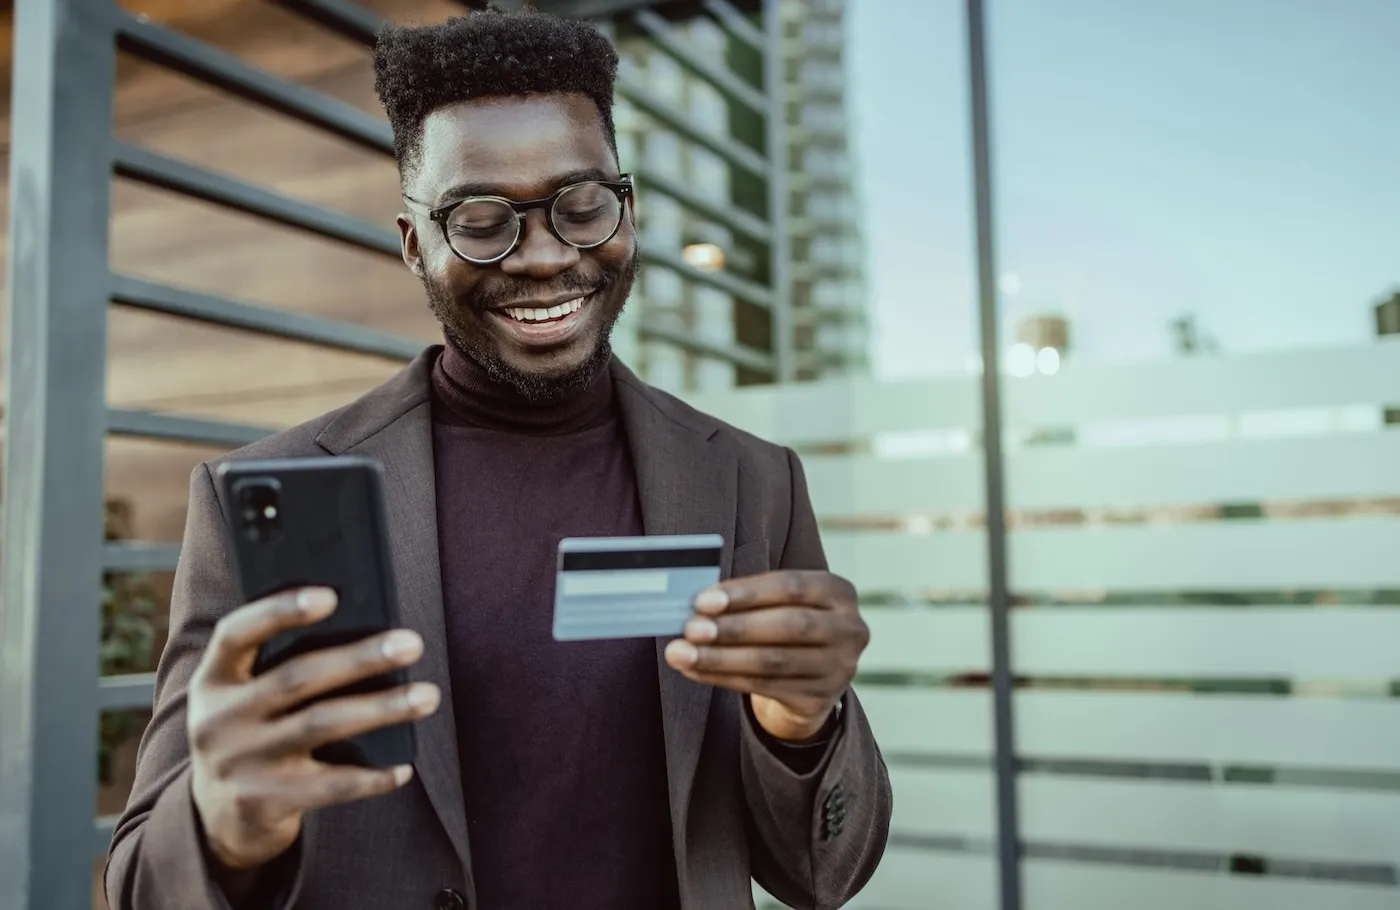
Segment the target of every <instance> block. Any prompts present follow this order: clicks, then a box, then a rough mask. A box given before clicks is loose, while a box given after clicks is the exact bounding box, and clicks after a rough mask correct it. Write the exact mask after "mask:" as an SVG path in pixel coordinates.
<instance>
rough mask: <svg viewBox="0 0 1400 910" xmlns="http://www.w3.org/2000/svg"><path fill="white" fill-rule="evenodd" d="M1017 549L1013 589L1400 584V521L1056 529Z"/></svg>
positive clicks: (1013, 546)
mask: <svg viewBox="0 0 1400 910" xmlns="http://www.w3.org/2000/svg"><path fill="white" fill-rule="evenodd" d="M1009 546H1010V563H1009V565H1010V573H1011V586H1012V588H1013V590H1046V589H1054V588H1089V587H1097V588H1112V589H1118V590H1125V589H1138V590H1144V589H1165V590H1178V591H1180V590H1214V591H1220V590H1240V589H1248V588H1266V589H1275V590H1276V589H1280V588H1285V589H1286V588H1304V589H1306V588H1384V587H1391V586H1396V585H1400V559H1397V558H1396V553H1397V552H1400V518H1389V517H1377V518H1348V519H1321V518H1320V519H1306V520H1304V519H1297V520H1289V521H1276V522H1243V521H1235V522H1202V523H1200V524H1181V525H1146V526H1136V527H1098V528H1086V529H1076V528H1064V529H1059V528H1057V529H1045V530H1034V531H1025V532H1017V533H1015V534H1012V535H1011V536H1010V538H1009Z"/></svg>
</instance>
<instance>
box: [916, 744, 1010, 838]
mask: <svg viewBox="0 0 1400 910" xmlns="http://www.w3.org/2000/svg"><path fill="white" fill-rule="evenodd" d="M890 786H891V788H892V789H893V790H894V817H893V819H892V820H891V822H890V830H891V831H894V832H897V833H899V834H913V835H921V836H925V837H965V838H968V839H972V840H978V841H985V842H990V841H992V840H994V839H995V838H996V830H997V822H996V782H995V778H994V776H993V774H992V769H991V762H990V761H988V766H987V767H986V768H983V769H974V768H921V767H911V766H907V765H899V764H895V765H894V766H892V767H891V768H890Z"/></svg>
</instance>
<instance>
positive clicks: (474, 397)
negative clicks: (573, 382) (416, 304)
mask: <svg viewBox="0 0 1400 910" xmlns="http://www.w3.org/2000/svg"><path fill="white" fill-rule="evenodd" d="M432 384H433V394H434V397H435V398H436V400H437V403H438V404H439V405H440V406H441V407H440V408H439V411H440V413H441V414H442V416H443V417H445V418H447V419H448V420H449V421H451V422H454V423H460V424H464V425H467V426H473V427H477V428H480V429H485V430H498V431H501V432H506V433H528V434H536V435H544V436H550V435H561V434H564V433H574V432H577V431H579V430H586V429H590V428H592V427H595V426H599V425H601V424H604V423H606V422H607V421H608V419H609V418H610V417H611V416H612V405H613V383H612V375H611V372H610V371H609V370H606V369H603V370H599V371H598V375H597V376H595V377H594V378H593V380H592V381H591V382H590V383H589V384H588V385H587V386H586V387H584V388H583V389H580V390H579V391H578V392H576V393H575V394H573V395H570V396H569V397H567V398H563V399H561V400H559V401H551V402H548V403H540V402H534V401H530V400H529V399H527V398H525V397H524V396H523V395H521V394H520V393H519V392H517V391H516V390H515V389H512V388H510V387H509V386H505V385H502V384H501V383H499V382H497V381H495V380H494V379H492V378H491V377H490V376H488V375H487V374H486V370H485V369H483V368H482V366H481V365H480V364H478V363H477V362H476V361H475V360H473V359H472V358H470V357H468V356H467V355H466V354H463V353H462V352H461V351H459V350H457V348H456V346H455V345H452V344H448V345H446V346H445V347H444V348H443V351H442V353H441V354H440V355H439V356H438V359H437V363H435V364H434V365H433V380H432Z"/></svg>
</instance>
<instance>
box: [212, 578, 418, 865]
mask: <svg viewBox="0 0 1400 910" xmlns="http://www.w3.org/2000/svg"><path fill="white" fill-rule="evenodd" d="M335 606H336V600H335V594H334V592H331V591H327V590H325V589H321V588H307V589H301V590H294V591H288V592H286V593H283V594H278V595H276V596H273V597H268V598H266V599H263V600H259V601H254V602H253V603H250V604H247V605H246V606H243V607H240V608H238V609H237V610H234V611H233V612H232V613H230V614H228V615H227V616H225V617H224V618H223V619H222V620H220V621H219V623H218V625H216V626H215V627H214V634H213V637H212V638H211V639H210V641H209V646H208V648H207V650H206V651H205V653H204V656H203V658H202V659H201V660H200V663H199V667H198V668H197V669H196V670H195V673H194V676H193V678H192V679H191V680H190V689H189V705H188V725H187V730H188V734H189V742H190V756H191V762H192V778H191V781H192V788H193V795H194V803H195V807H196V809H197V810H198V813H199V819H200V824H201V825H202V826H203V829H204V834H205V838H206V841H207V842H208V845H209V849H210V850H211V852H212V853H213V854H214V858H215V859H216V860H217V861H218V862H219V863H220V864H221V865H223V866H224V867H225V868H226V869H228V870H231V871H233V870H254V869H257V868H259V867H261V866H263V865H265V864H267V863H268V862H270V861H271V860H273V859H276V858H277V857H278V856H280V855H281V854H282V853H284V852H286V850H287V849H288V848H289V847H291V846H292V844H293V843H295V841H296V838H297V835H298V834H299V833H300V831H301V819H302V814H303V813H304V812H306V811H307V810H310V809H316V808H320V807H322V806H331V805H336V804H339V803H346V802H351V801H354V800H358V799H364V798H366V797H370V796H378V795H380V794H383V793H388V792H390V791H392V790H395V789H397V788H398V787H401V786H402V785H403V784H405V783H407V782H408V780H409V779H410V778H411V777H412V768H411V766H409V765H403V766H400V767H397V768H382V769H380V768H359V767H349V766H337V765H327V764H323V763H321V762H318V761H316V760H314V759H313V758H312V757H311V752H312V750H313V749H316V748H318V747H320V746H323V745H327V744H330V743H333V742H338V741H340V740H343V739H347V738H349V737H352V736H356V735H358V734H360V733H364V732H366V731H369V730H374V729H377V728H379V727H387V726H390V725H392V724H397V723H401V722H403V721H411V720H417V719H419V718H422V717H426V716H427V715H429V714H432V713H433V712H434V711H436V710H437V707H438V703H439V702H440V701H441V698H442V696H441V693H440V692H439V690H438V688H437V686H434V685H432V684H431V683H418V684H414V685H409V686H402V687H399V688H395V689H389V690H385V691H383V692H375V693H371V694H367V695H357V696H350V697H343V698H334V699H328V700H325V701H319V702H316V703H314V704H310V705H306V706H305V707H300V708H299V709H298V706H301V705H305V704H306V702H307V701H308V700H309V699H312V698H315V697H317V696H322V695H325V694H326V693H328V692H333V691H335V690H337V689H340V688H341V687H343V686H346V685H348V684H350V683H354V682H357V681H359V680H363V679H368V678H371V677H374V676H378V675H380V674H382V673H385V672H387V671H389V670H392V669H395V668H398V667H405V666H408V665H409V664H412V663H414V662H415V661H417V660H418V658H419V657H421V656H422V654H423V640H422V639H421V638H420V637H419V636H418V635H417V633H414V632H411V631H408V630H405V629H398V630H394V631H391V632H386V633H383V634H380V635H375V636H373V637H371V638H367V639H364V640H363V641H359V642H355V643H353V644H349V645H342V646H339V647H334V648H326V649H324V650H321V651H316V652H312V653H309V654H303V655H301V656H299V657H296V658H293V659H291V660H288V661H287V662H286V663H283V664H281V665H279V666H278V667H276V668H274V669H272V670H269V671H267V672H266V673H263V674H261V675H259V676H256V677H255V676H253V662H254V660H255V659H256V657H257V652H258V648H259V647H260V646H262V645H263V644H264V643H265V642H267V641H268V640H269V639H271V638H272V637H273V636H274V635H276V634H277V633H279V632H282V631H285V630H288V629H294V628H298V627H301V626H309V625H311V624H312V623H315V622H318V621H320V620H322V619H324V618H325V617H327V616H329V615H330V614H331V613H332V612H333V611H334V610H335Z"/></svg>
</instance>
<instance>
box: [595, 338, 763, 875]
mask: <svg viewBox="0 0 1400 910" xmlns="http://www.w3.org/2000/svg"><path fill="white" fill-rule="evenodd" d="M613 376H614V379H615V380H616V383H617V397H618V399H617V400H618V405H619V408H620V410H621V414H622V420H623V426H624V429H625V430H626V434H627V439H628V443H629V445H630V447H631V452H632V463H633V466H634V469H635V471H636V474H637V493H638V496H639V498H640V500H641V506H642V526H643V528H644V529H645V531H646V533H647V534H649V535H650V534H720V535H722V536H723V537H724V550H723V555H722V565H721V574H722V575H723V576H724V577H728V575H729V571H730V566H731V564H732V560H733V555H734V528H735V514H736V513H735V509H736V507H737V503H736V498H737V495H738V480H739V478H738V459H737V458H736V457H735V455H734V453H733V452H732V451H731V450H728V449H725V448H722V447H720V446H717V445H715V444H713V441H712V440H713V437H714V435H715V433H716V432H717V431H718V428H719V427H718V424H716V423H713V422H709V421H701V420H698V419H697V418H696V416H695V415H694V413H693V412H690V411H688V410H682V409H680V408H675V407H673V406H672V405H671V401H670V399H668V398H666V397H665V396H663V395H661V394H660V393H658V392H656V391H655V390H653V389H651V388H650V387H649V386H647V385H645V384H644V383H642V382H641V380H639V379H637V377H636V376H635V375H633V374H632V372H631V371H630V370H628V369H627V368H626V367H625V366H623V365H622V364H621V363H620V362H617V361H614V362H613ZM666 642H667V640H666V639H658V640H657V643H656V657H657V666H658V670H659V673H660V679H661V711H662V720H663V726H664V729H665V738H666V767H667V779H668V781H669V785H670V799H671V823H672V826H673V829H674V831H675V836H676V843H677V845H678V847H679V845H680V844H682V843H683V835H684V832H685V820H686V816H687V812H688V809H689V802H690V793H691V787H692V785H693V784H694V782H695V771H696V767H697V765H698V763H699V760H700V746H701V743H702V741H703V740H704V737H705V721H706V718H707V717H708V715H709V710H710V701H711V696H712V692H713V690H712V689H711V688H710V687H709V686H702V685H699V684H697V683H694V682H691V681H690V680H688V679H686V678H685V677H684V676H682V675H681V674H679V673H677V672H676V671H675V670H673V669H672V668H671V667H670V665H668V664H667V663H666V660H665V656H664V651H665V647H666ZM677 858H678V859H680V856H679V854H678V857H677Z"/></svg>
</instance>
